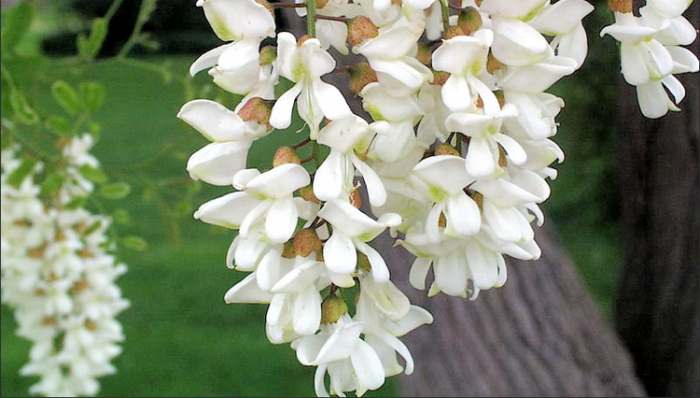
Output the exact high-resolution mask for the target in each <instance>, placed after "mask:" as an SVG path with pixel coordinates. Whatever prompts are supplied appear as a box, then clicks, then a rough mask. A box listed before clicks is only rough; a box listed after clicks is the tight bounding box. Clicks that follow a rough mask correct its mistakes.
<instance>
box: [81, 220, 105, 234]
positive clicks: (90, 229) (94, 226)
mask: <svg viewBox="0 0 700 398" xmlns="http://www.w3.org/2000/svg"><path fill="white" fill-rule="evenodd" d="M101 225H102V221H100V220H97V221H95V222H94V223H92V225H90V226H89V227H88V229H86V230H85V231H83V236H89V235H90V234H92V233H93V232H95V231H97V230H98V229H100V226H101Z"/></svg>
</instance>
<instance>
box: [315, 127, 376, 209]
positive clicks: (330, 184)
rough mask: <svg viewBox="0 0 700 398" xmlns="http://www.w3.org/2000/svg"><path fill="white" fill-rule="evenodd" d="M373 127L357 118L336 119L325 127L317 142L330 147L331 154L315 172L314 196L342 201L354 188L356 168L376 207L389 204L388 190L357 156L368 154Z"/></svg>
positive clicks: (324, 199)
mask: <svg viewBox="0 0 700 398" xmlns="http://www.w3.org/2000/svg"><path fill="white" fill-rule="evenodd" d="M370 134H371V132H370V128H369V126H368V125H367V122H365V121H364V120H362V118H360V117H358V116H351V117H349V118H345V119H341V120H335V121H332V122H331V123H329V124H328V125H327V126H326V127H324V128H323V129H322V130H321V132H320V134H319V137H318V142H319V143H320V144H324V145H326V146H328V147H330V148H331V151H330V153H329V155H328V157H327V158H326V160H324V161H323V163H322V164H321V166H320V167H319V168H318V170H317V171H316V175H315V177H314V193H315V194H316V197H317V198H319V199H320V200H322V201H328V200H333V199H340V198H342V197H343V196H344V195H345V196H346V197H347V195H348V194H349V193H350V192H351V191H352V190H353V189H354V185H353V183H354V181H353V177H354V176H355V169H356V168H357V171H359V172H360V174H362V176H363V177H364V180H365V185H366V186H367V190H368V193H369V199H370V202H371V203H372V205H373V206H381V205H383V204H384V202H385V201H386V190H385V189H384V185H383V184H382V181H381V180H380V179H379V176H378V175H377V174H376V173H375V172H374V170H372V168H371V167H369V166H368V165H367V164H366V163H365V162H363V161H362V160H360V158H359V157H358V156H357V155H356V154H355V150H356V149H359V150H360V153H362V152H363V151H364V152H366V150H367V146H368V145H369V140H368V138H369V136H370Z"/></svg>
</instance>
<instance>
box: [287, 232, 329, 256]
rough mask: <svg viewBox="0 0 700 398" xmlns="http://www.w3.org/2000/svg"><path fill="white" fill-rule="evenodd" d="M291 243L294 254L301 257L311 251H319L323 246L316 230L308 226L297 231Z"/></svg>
mask: <svg viewBox="0 0 700 398" xmlns="http://www.w3.org/2000/svg"><path fill="white" fill-rule="evenodd" d="M292 244H293V245H294V252H295V253H296V255H297V256H301V257H308V256H309V255H310V254H311V253H314V252H319V251H321V249H322V248H323V242H321V239H319V238H318V235H316V232H315V231H313V230H311V229H308V228H307V229H302V230H301V231H299V232H297V234H296V235H295V236H294V239H293V240H292Z"/></svg>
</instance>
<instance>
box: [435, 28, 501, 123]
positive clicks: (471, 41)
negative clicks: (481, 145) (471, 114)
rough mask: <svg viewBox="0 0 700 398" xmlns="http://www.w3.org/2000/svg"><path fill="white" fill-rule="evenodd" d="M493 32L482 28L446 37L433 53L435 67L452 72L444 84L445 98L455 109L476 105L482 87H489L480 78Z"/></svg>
mask: <svg viewBox="0 0 700 398" xmlns="http://www.w3.org/2000/svg"><path fill="white" fill-rule="evenodd" d="M492 43H493V32H492V31H490V30H488V29H481V30H478V31H477V32H475V33H474V35H473V36H457V37H454V38H452V39H449V40H445V41H444V42H443V43H442V45H441V46H440V47H438V49H437V50H435V52H434V53H433V68H435V70H439V71H444V72H448V73H450V77H449V78H448V79H447V81H446V82H445V84H444V85H443V86H442V100H443V102H444V103H445V105H446V106H447V108H449V109H450V110H451V111H453V112H458V111H465V110H468V109H470V108H472V107H473V106H474V102H475V100H476V97H477V96H478V95H479V92H480V91H484V90H488V88H485V84H484V83H483V82H482V81H481V80H480V79H479V75H481V74H482V73H483V72H484V71H485V69H486V60H487V56H488V52H489V47H490V46H491V44H492Z"/></svg>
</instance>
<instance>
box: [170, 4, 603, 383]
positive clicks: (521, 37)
mask: <svg viewBox="0 0 700 398" xmlns="http://www.w3.org/2000/svg"><path fill="white" fill-rule="evenodd" d="M197 5H198V6H201V7H202V8H203V9H204V13H205V15H206V17H207V19H208V20H209V22H210V24H211V26H212V28H213V29H214V31H215V32H216V34H217V35H218V36H219V37H220V38H221V39H222V40H225V41H228V42H229V43H228V44H224V45H223V46H221V47H218V48H216V49H214V50H212V51H210V52H208V53H206V54H205V55H203V56H202V57H200V58H199V59H198V60H197V61H196V62H195V63H194V65H193V67H192V72H193V73H196V72H198V71H200V70H203V69H207V68H209V74H210V75H211V76H212V77H213V78H214V82H215V83H216V84H217V85H219V86H220V87H221V88H223V89H225V90H227V91H229V92H232V93H235V94H238V95H242V96H244V97H243V100H241V102H240V103H239V104H238V105H237V106H236V107H235V109H234V110H233V111H232V110H229V109H227V108H226V107H224V106H223V105H220V104H218V103H215V102H213V101H209V100H195V101H192V102H189V103H187V104H185V105H184V106H183V108H182V110H181V111H180V113H179V115H178V116H179V117H180V118H181V119H182V120H183V121H185V122H186V123H188V124H189V125H191V126H192V127H193V128H195V129H196V130H198V131H199V132H200V133H202V135H204V136H205V137H206V138H207V139H209V140H210V141H211V143H210V144H208V145H207V146H205V147H204V148H202V149H201V150H199V151H198V152H196V153H195V154H194V155H192V157H191V158H190V160H189V162H188V165H187V169H188V171H189V173H190V175H191V176H192V178H194V179H201V180H203V181H205V182H208V183H211V184H214V185H232V186H233V188H235V192H233V193H229V194H227V195H225V196H222V197H219V198H217V199H214V200H212V201H210V202H207V203H205V204H203V205H202V206H201V207H200V208H199V210H197V212H196V213H195V218H197V219H200V220H202V221H204V222H207V223H210V224H214V225H218V226H222V227H226V228H230V229H234V230H236V231H238V234H237V236H236V238H235V239H234V241H233V243H232V244H231V246H230V248H229V250H228V255H227V259H226V263H227V265H228V266H229V267H231V268H235V269H237V270H239V271H245V272H249V274H248V275H247V276H246V277H245V278H244V279H243V280H242V281H241V282H239V283H238V284H236V285H235V286H233V287H232V288H231V289H230V290H229V291H228V292H227V293H226V295H225V301H226V302H228V303H266V304H269V307H268V312H267V319H266V323H267V325H266V331H267V336H268V338H269V340H270V341H271V342H273V343H277V344H279V343H287V342H290V343H291V346H292V348H293V349H294V350H295V351H296V353H297V357H298V359H299V361H300V362H301V363H302V364H303V365H309V366H316V367H317V371H316V377H315V386H316V393H317V394H318V395H322V396H325V395H328V388H327V386H330V393H332V394H337V395H341V396H342V395H343V394H344V393H345V392H348V391H354V392H355V393H356V394H358V395H361V394H363V393H364V392H365V391H367V390H373V389H376V388H379V387H380V386H381V385H382V384H383V382H384V379H385V377H387V376H391V375H395V374H397V373H400V372H401V371H402V370H403V371H405V373H407V374H409V373H411V371H412V370H413V360H412V358H411V354H410V353H409V351H408V350H407V348H406V347H405V346H404V344H403V343H401V341H400V340H399V339H398V337H400V336H402V335H404V334H405V333H408V332H409V331H411V330H412V329H414V328H416V327H418V326H419V325H421V324H426V323H431V322H432V317H431V316H430V314H429V313H428V312H427V311H425V310H423V309H421V308H419V307H417V306H413V305H411V304H410V303H409V301H408V299H407V297H406V296H405V295H404V294H403V293H402V292H401V291H400V290H399V289H398V288H397V287H396V286H395V285H394V284H393V283H392V281H391V279H390V271H389V268H388V267H387V265H386V263H385V260H384V258H383V256H382V254H381V253H380V252H378V251H377V250H376V249H375V248H373V247H372V246H371V244H370V243H371V242H372V241H373V240H374V239H375V238H376V237H377V236H378V235H380V234H382V233H390V234H391V236H393V237H394V238H396V240H397V245H401V246H403V247H404V248H406V249H407V250H408V251H410V252H411V253H412V254H414V255H415V256H416V261H415V262H414V264H413V266H412V268H411V272H410V282H411V284H412V285H413V286H414V287H416V288H419V289H425V288H426V279H428V274H429V272H430V269H431V267H432V269H433V274H434V277H433V278H432V279H433V282H432V284H431V286H430V288H429V292H428V294H429V295H435V294H438V293H439V292H443V293H445V294H448V295H452V296H459V297H469V298H476V296H477V294H478V293H479V291H480V290H485V289H490V288H493V287H499V286H502V285H503V284H504V283H505V281H506V266H505V259H504V255H508V256H512V257H515V258H518V259H523V260H532V259H536V258H538V257H539V256H540V249H539V247H538V246H537V243H536V242H535V240H534V232H533V228H532V226H531V223H532V221H533V220H535V219H536V220H538V223H539V224H541V223H542V222H543V216H542V212H541V211H540V209H539V207H538V205H539V204H540V203H542V202H543V201H545V200H546V199H547V198H548V196H549V193H550V190H549V186H548V183H547V181H546V179H547V178H555V177H556V171H555V170H554V169H553V168H551V167H550V165H551V164H552V163H553V162H555V161H557V160H558V161H562V160H563V158H564V155H563V153H562V151H561V149H560V148H559V147H558V146H557V145H556V144H555V143H554V142H553V141H551V139H550V138H551V137H552V136H554V135H555V134H556V132H557V127H558V126H557V123H556V121H555V118H556V116H557V114H558V113H559V111H560V110H561V108H562V107H563V106H564V102H563V101H562V99H560V98H558V97H556V96H554V95H552V94H549V93H547V90H548V89H549V88H550V86H552V85H553V84H554V83H555V82H557V81H558V80H560V79H561V78H563V77H565V76H568V75H571V74H572V73H574V72H575V71H576V70H577V69H578V68H579V67H580V66H581V64H582V63H583V61H584V59H585V57H586V53H587V38H586V33H585V31H584V29H583V27H582V24H581V20H582V18H583V17H585V16H586V15H587V14H588V13H590V12H591V11H592V10H593V7H592V6H591V5H590V4H589V3H587V2H586V1H584V0H560V1H557V2H554V3H552V2H550V1H549V0H523V1H517V2H514V1H511V0H480V1H479V0H464V1H462V2H461V3H459V4H448V2H447V1H446V0H439V1H438V0H403V1H388V0H357V1H353V2H349V1H348V0H310V1H307V2H306V3H300V2H297V3H267V2H265V1H263V0H200V1H198V2H197ZM282 7H284V8H292V7H293V8H297V10H298V14H299V15H300V16H305V17H306V18H307V23H308V24H307V25H308V29H307V33H308V34H307V35H304V36H302V37H299V38H295V37H294V35H292V34H291V33H288V32H280V33H278V34H277V35H276V36H275V32H276V26H275V22H274V18H273V14H274V10H275V9H277V8H282ZM350 52H352V53H353V54H355V56H356V57H355V58H354V60H353V62H352V64H349V65H340V66H339V65H337V63H336V59H342V55H344V54H349V53H350ZM333 53H338V54H340V55H339V56H337V57H334V56H333V55H332V54H333ZM357 58H360V60H359V61H357ZM338 73H342V74H347V75H346V78H347V81H348V82H349V87H348V88H349V91H351V92H352V93H354V94H355V95H357V96H358V97H359V99H360V100H361V104H362V108H363V110H364V112H362V113H360V114H356V113H353V111H352V110H351V107H350V106H349V105H348V102H347V101H346V98H345V96H344V95H343V94H342V92H341V90H339V89H338V88H337V87H335V86H333V85H331V84H329V83H327V82H326V81H324V79H327V77H328V75H330V74H338ZM275 89H277V91H278V93H279V92H281V95H280V96H279V98H276V97H275V91H276V90H275ZM294 109H296V113H297V114H298V116H299V118H300V119H301V120H303V121H304V122H305V124H306V131H308V136H304V137H302V139H301V141H300V142H299V143H298V144H296V145H294V146H293V147H280V148H278V149H277V151H276V152H275V154H274V158H273V160H272V168H270V169H268V170H258V169H249V168H246V167H247V153H248V149H249V148H250V147H251V145H252V143H253V142H254V141H255V140H258V139H260V138H262V137H264V136H266V135H268V134H271V133H272V132H273V131H274V130H275V129H278V130H281V129H286V128H288V127H290V125H291V124H292V120H293V115H294ZM301 151H305V152H307V153H310V155H309V157H308V158H304V160H301V159H300V156H299V153H300V152H301ZM321 153H327V156H326V157H325V158H321ZM314 164H315V165H314ZM361 186H363V189H362V190H364V191H366V199H367V201H368V204H367V205H366V206H363V205H362V202H363V201H364V200H363V197H365V196H364V195H363V194H361V193H360V191H361ZM385 231H388V232H385ZM397 354H398V356H401V357H402V358H403V366H402V365H400V364H399V362H398V361H397ZM326 375H328V376H329V377H328V379H329V380H328V381H329V383H327V378H326Z"/></svg>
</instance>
